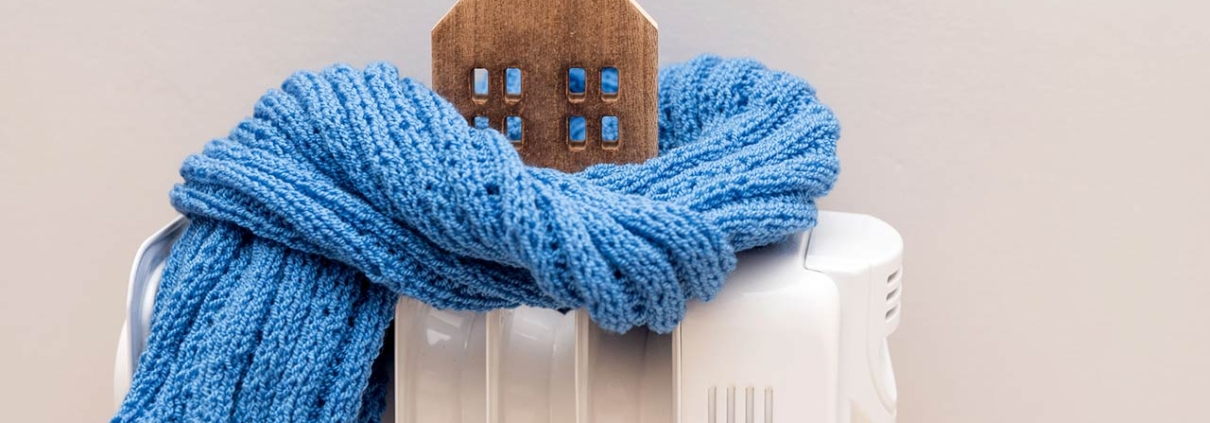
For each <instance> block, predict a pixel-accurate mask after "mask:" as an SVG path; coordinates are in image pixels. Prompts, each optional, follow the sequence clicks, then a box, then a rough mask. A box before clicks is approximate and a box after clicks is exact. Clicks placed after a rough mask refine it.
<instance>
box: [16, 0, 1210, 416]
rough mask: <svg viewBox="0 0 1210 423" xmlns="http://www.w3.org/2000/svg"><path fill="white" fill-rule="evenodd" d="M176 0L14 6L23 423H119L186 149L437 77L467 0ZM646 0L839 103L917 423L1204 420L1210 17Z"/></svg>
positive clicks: (671, 39) (1182, 10) (693, 49)
mask: <svg viewBox="0 0 1210 423" xmlns="http://www.w3.org/2000/svg"><path fill="white" fill-rule="evenodd" d="M180 3H184V2H152V1H142V2H134V1H127V0H117V1H99V2H98V1H89V2H86V1H77V2H72V4H66V3H64V2H51V1H23V0H18V1H16V2H14V1H13V0H7V1H4V2H0V201H2V202H3V203H2V204H3V207H0V222H3V223H0V264H3V269H2V271H3V273H0V275H2V276H0V287H2V288H3V292H2V293H0V336H2V337H0V398H2V400H0V404H3V408H4V411H3V412H2V413H3V415H4V416H5V417H4V420H10V421H48V422H49V421H54V422H76V421H100V420H103V419H105V418H106V417H107V416H108V415H109V413H110V411H111V407H112V405H111V403H110V378H111V376H110V372H111V367H112V362H113V348H114V344H115V340H116V337H117V330H118V327H119V325H120V323H121V312H122V309H123V301H124V295H125V292H124V290H125V281H126V276H127V270H128V267H129V261H130V259H131V253H132V252H133V251H134V249H135V247H136V246H137V245H138V244H139V242H140V241H141V239H142V238H143V237H145V236H146V235H148V234H150V233H151V232H152V231H154V230H155V229H157V228H158V227H159V226H161V225H162V224H164V223H166V222H167V221H168V220H169V219H170V218H171V217H172V216H173V211H172V210H171V209H170V208H169V207H168V205H167V203H166V192H167V190H168V188H169V187H170V186H171V184H172V183H173V182H174V181H175V180H176V179H177V176H176V167H177V166H178V164H179V162H180V161H181V159H182V158H184V156H185V155H186V154H188V153H189V152H192V151H195V150H198V149H199V148H200V147H201V146H202V143H204V142H205V141H207V140H208V139H210V138H211V137H216V136H221V135H223V134H224V133H225V132H226V130H227V129H228V128H229V127H230V126H231V125H233V124H235V123H236V122H237V121H238V120H239V119H240V118H241V117H243V116H245V115H247V114H248V113H249V111H250V107H251V105H252V103H253V102H254V101H255V100H256V98H257V97H258V96H259V95H260V94H261V93H262V92H263V91H264V90H266V89H267V88H269V87H272V86H275V85H276V84H277V83H279V82H280V81H281V80H282V79H283V78H284V77H286V76H287V75H288V74H289V73H290V72H291V71H292V70H295V69H298V68H311V69H316V68H319V67H322V66H324V65H326V64H329V63H332V62H336V61H347V62H351V63H353V64H357V65H362V64H365V63H367V62H368V61H371V60H387V61H392V62H395V63H397V64H398V65H400V66H401V68H402V70H403V71H404V72H405V73H407V74H411V75H418V76H420V77H421V79H423V80H426V81H427V80H428V78H427V77H426V75H427V74H428V66H429V60H428V39H427V32H428V29H429V27H430V25H431V23H432V22H435V21H436V19H437V18H438V17H439V16H440V15H441V14H442V13H443V12H444V10H445V9H446V8H447V7H448V6H449V4H450V3H451V1H450V0H442V1H423V2H414V1H412V2H409V1H402V0H396V1H381V0H376V1H375V0H357V1H348V2H327V1H314V2H300V1H297V0H277V1H272V2H248V1H234V0H222V1H214V0H212V1H207V2H190V3H196V4H193V5H185V4H180ZM253 3H254V4H253ZM338 3H339V4H338ZM417 3H419V4H417ZM975 3H980V4H975ZM644 4H645V5H646V6H647V9H648V11H649V12H650V13H651V15H652V16H654V17H655V18H656V19H657V20H658V21H659V22H660V30H661V37H660V38H661V47H662V48H661V51H662V54H661V58H662V60H663V61H664V62H672V61H681V60H685V59H688V58H690V57H692V56H693V55H695V54H696V53H699V52H716V53H721V54H725V55H750V56H754V57H757V58H759V59H761V60H764V61H766V62H767V63H769V64H771V65H773V66H775V67H779V68H784V69H788V70H791V71H793V72H795V73H798V74H801V75H804V76H807V77H809V78H810V80H811V81H812V82H813V83H814V84H815V85H816V86H817V87H818V88H819V91H820V95H821V96H822V98H823V99H824V100H825V101H826V102H828V104H831V105H832V106H833V107H834V108H835V109H836V111H837V113H839V115H840V117H841V119H842V122H843V123H844V138H843V140H842V150H841V151H842V152H841V154H842V156H843V157H842V159H843V162H844V173H843V175H842V178H841V183H840V184H839V185H838V187H837V189H836V191H835V193H834V194H833V195H832V196H831V197H829V198H828V199H827V200H826V201H824V202H823V205H824V206H825V207H827V208H831V209H839V210H846V211H856V212H863V213H869V214H873V215H876V216H880V217H882V218H884V219H885V220H887V221H889V222H891V223H892V224H893V225H895V226H896V227H897V228H899V230H900V231H902V233H903V234H904V236H905V237H906V239H907V243H908V244H907V254H908V256H907V265H908V273H907V276H908V278H907V280H906V284H907V291H906V297H905V307H906V308H905V314H904V323H903V326H902V327H901V329H900V331H899V332H898V333H897V334H896V335H895V338H894V341H893V344H892V348H893V350H894V351H893V352H894V359H895V364H896V368H897V371H898V372H899V373H898V374H899V378H900V391H901V393H902V394H901V398H902V405H901V420H900V421H901V422H904V423H941V422H955V423H966V422H1002V423H1020V422H1084V421H1087V422H1092V421H1097V422H1141V421H1171V422H1191V421H1204V419H1206V418H1207V417H1206V416H1205V414H1206V411H1205V410H1204V407H1203V404H1204V401H1205V397H1206V395H1207V394H1210V388H1208V386H1207V385H1206V381H1207V380H1210V363H1208V359H1207V358H1208V357H1210V307H1208V306H1207V301H1208V300H1207V299H1210V268H1208V267H1207V266H1208V265H1210V224H1208V223H1207V222H1206V220H1205V219H1206V218H1207V217H1210V200H1207V198H1206V196H1207V195H1208V194H1210V166H1208V165H1207V160H1208V158H1210V127H1208V126H1207V122H1208V121H1210V105H1208V104H1210V103H1208V102H1210V82H1208V81H1210V25H1206V24H1205V17H1206V16H1210V6H1208V5H1207V3H1205V2H1198V1H1187V2H1179V1H1141V0H1138V1H1133V2H1132V1H1122V0H1114V1H1105V0H1100V1H1092V0H1084V1H1079V0H1068V1H1048V0H1018V1H1007V0H1004V1H999V2H972V1H967V0H930V1H917V2H908V1H884V2H830V1H821V0H810V1H807V2H802V1H790V0H784V1H776V0H746V1H744V2H739V1H733V2H724V1H704V0H679V1H670V0H646V1H644Z"/></svg>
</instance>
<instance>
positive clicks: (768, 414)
mask: <svg viewBox="0 0 1210 423" xmlns="http://www.w3.org/2000/svg"><path fill="white" fill-rule="evenodd" d="M737 390H738V391H737ZM760 394H761V395H760V396H759V398H758V395H757V391H756V388H755V387H752V386H746V387H738V388H737V387H736V386H734V385H732V386H728V387H726V388H723V389H720V388H719V387H717V386H712V387H710V389H708V390H707V392H706V395H708V396H707V400H706V406H707V407H708V409H707V410H706V421H707V422H708V423H773V388H765V389H764V390H763V392H760ZM720 396H721V398H720ZM758 418H759V420H757V419H758Z"/></svg>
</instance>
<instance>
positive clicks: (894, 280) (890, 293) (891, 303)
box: [886, 268, 903, 323]
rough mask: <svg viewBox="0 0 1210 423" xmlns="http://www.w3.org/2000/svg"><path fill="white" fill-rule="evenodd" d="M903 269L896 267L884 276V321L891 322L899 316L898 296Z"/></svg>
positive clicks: (901, 287)
mask: <svg viewBox="0 0 1210 423" xmlns="http://www.w3.org/2000/svg"><path fill="white" fill-rule="evenodd" d="M902 282H903V269H902V268H900V269H897V270H895V271H894V272H891V274H890V275H888V276H887V277H886V290H887V291H886V292H887V294H886V321H887V322H888V323H893V322H894V321H895V320H897V319H898V318H899V304H900V297H901V294H902V293H903V283H902Z"/></svg>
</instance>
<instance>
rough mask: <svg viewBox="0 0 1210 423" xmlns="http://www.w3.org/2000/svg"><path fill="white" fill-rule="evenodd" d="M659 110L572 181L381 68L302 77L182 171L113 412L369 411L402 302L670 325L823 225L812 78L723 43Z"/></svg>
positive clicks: (312, 415)
mask: <svg viewBox="0 0 1210 423" xmlns="http://www.w3.org/2000/svg"><path fill="white" fill-rule="evenodd" d="M659 113H660V116H659V143H660V155H659V156H658V157H656V158H654V159H651V160H648V161H647V162H646V163H642V164H631V165H607V164H606V165H597V166H593V167H590V168H588V169H586V170H584V171H582V172H579V173H575V174H565V173H561V172H558V171H553V170H549V169H541V168H533V167H527V166H525V165H523V164H522V163H521V160H520V159H519V157H518V155H517V153H516V151H515V150H514V148H513V146H512V145H511V144H510V143H509V142H508V141H507V140H506V139H505V137H504V136H502V135H501V134H500V133H498V132H495V131H492V130H487V129H475V128H472V127H469V126H468V125H467V123H466V120H465V119H464V118H463V117H462V116H461V115H459V113H458V111H457V110H455V109H454V107H453V106H451V105H450V104H449V103H447V102H446V101H445V100H443V99H441V98H440V97H439V96H437V95H436V94H434V93H433V92H432V91H430V90H429V89H428V88H425V87H424V86H422V85H421V84H418V83H416V82H413V81H411V80H408V79H400V78H399V75H398V74H397V72H396V70H395V69H394V68H393V67H391V66H389V65H384V64H378V65H372V66H370V67H368V68H366V69H365V70H360V71H359V70H356V69H352V68H350V67H346V66H336V67H332V68H329V69H327V70H325V71H323V72H322V73H311V72H299V73H296V74H294V75H293V76H291V77H290V79H288V80H286V81H285V83H283V85H282V87H281V89H280V90H273V91H270V92H268V93H267V94H265V95H264V97H262V98H261V100H260V101H259V102H258V103H257V104H256V107H255V109H254V113H253V116H252V117H251V118H248V119H246V120H244V121H243V122H241V123H240V124H239V125H238V126H236V127H235V129H233V130H232V131H231V133H230V135H228V136H227V137H226V138H222V139H216V140H214V141H211V142H210V143H209V144H207V145H206V147H205V149H204V150H203V151H202V153H201V154H198V155H194V156H191V157H189V158H188V159H186V161H185V163H184V165H183V166H182V168H181V175H182V176H183V177H184V183H183V184H180V185H177V186H176V187H175V188H173V190H172V194H171V198H172V204H173V206H175V207H176V208H177V210H179V211H181V212H182V213H184V214H186V215H187V216H189V217H190V218H191V219H192V223H191V224H190V226H189V229H188V230H187V231H186V232H185V234H184V235H183V237H182V238H181V239H180V240H179V241H178V242H177V243H176V245H175V246H174V247H173V250H172V253H171V256H170V257H169V259H168V262H167V267H166V269H165V271H164V278H163V281H162V283H161V287H160V290H159V292H158V294H157V298H156V303H155V310H154V314H153V324H152V332H151V337H150V339H149V342H148V348H147V350H146V352H144V353H143V355H142V357H141V358H140V361H139V364H138V369H137V372H136V374H135V377H134V381H133V383H132V387H131V390H130V393H129V394H128V395H127V396H126V399H125V402H124V403H123V405H122V408H121V410H120V411H119V413H118V414H117V416H116V417H115V418H114V419H113V421H115V422H135V421H139V422H165V421H206V422H220V421H221V422H226V421H240V422H260V421H323V422H363V421H377V420H378V418H379V415H380V414H381V413H382V410H383V407H384V405H385V401H386V399H385V392H386V386H385V383H386V375H387V373H388V368H387V367H386V366H389V364H390V360H391V357H386V355H383V356H379V351H380V349H381V348H382V346H383V334H384V331H385V329H386V328H387V325H388V324H389V323H390V321H391V318H392V313H393V306H394V304H395V301H396V299H397V298H398V296H400V295H406V296H409V297H413V298H417V299H419V300H421V301H424V302H426V303H428V304H431V305H433V306H435V307H439V308H451V309H462V310H489V309H494V308H502V307H515V306H518V305H531V306H538V307H550V308H560V309H576V308H581V307H583V308H586V309H587V310H588V312H589V314H590V315H591V316H592V318H593V319H594V320H595V321H596V322H597V323H598V324H600V325H601V326H602V327H604V328H606V329H609V330H613V331H619V332H622V331H626V330H627V329H629V328H632V327H635V326H646V327H650V328H651V329H653V330H656V331H659V332H668V331H671V330H672V329H673V328H674V327H675V326H676V324H677V322H678V321H679V320H680V319H681V317H682V316H683V315H684V313H685V303H686V301H689V300H691V299H697V300H708V299H710V298H711V297H712V296H713V295H714V294H715V293H716V292H718V290H719V288H720V287H721V286H722V283H723V280H724V278H725V277H726V275H727V273H728V272H729V271H730V270H731V269H732V268H733V267H734V265H735V252H736V251H739V250H744V249H748V248H752V247H756V246H760V245H763V244H768V243H770V242H773V241H776V240H779V239H781V238H783V237H785V236H786V235H787V234H790V233H793V232H797V231H802V230H805V229H807V228H810V227H811V226H812V225H814V223H815V215H816V210H815V205H814V199H815V198H817V197H819V196H822V195H824V194H825V193H827V192H828V190H829V189H830V188H831V186H832V183H833V182H834V180H835V179H836V175H837V171H838V164H837V159H836V154H835V153H836V150H835V149H836V140H837V137H838V131H839V127H838V125H837V122H836V119H835V118H834V116H833V115H832V112H831V111H830V110H829V109H828V108H827V107H826V106H824V105H823V104H820V103H819V102H818V101H817V100H816V98H815V95H814V91H813V89H812V88H811V87H810V86H809V85H807V83H806V82H804V81H802V80H801V79H798V78H796V77H794V76H791V75H788V74H785V73H782V72H776V71H771V70H768V69H766V68H764V67H763V66H761V65H760V64H758V63H756V62H753V61H749V60H723V59H720V58H717V57H711V56H704V57H701V58H698V59H696V60H694V61H692V62H690V63H687V64H684V65H679V66H672V67H669V68H666V69H664V70H663V71H662V72H661V73H660V95H659Z"/></svg>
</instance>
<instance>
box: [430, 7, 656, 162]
mask: <svg viewBox="0 0 1210 423" xmlns="http://www.w3.org/2000/svg"><path fill="white" fill-rule="evenodd" d="M432 35H433V42H432V46H433V87H434V89H436V90H437V92H438V93H440V94H441V95H442V96H444V97H445V98H446V99H448V100H449V101H451V102H452V103H453V104H454V105H456V106H457V107H458V109H459V111H461V112H462V114H463V115H464V116H466V117H467V119H468V122H469V123H471V124H475V125H478V126H490V127H492V128H496V129H499V130H500V131H501V132H503V133H504V134H506V136H507V137H508V138H509V139H510V140H511V141H513V143H514V145H515V146H516V147H517V149H518V152H519V153H520V154H521V157H522V159H523V160H524V161H525V162H526V163H528V164H531V165H536V166H544V167H552V168H556V169H560V170H564V171H568V172H573V171H578V170H581V169H583V168H585V167H587V166H589V165H592V164H596V163H602V162H606V163H630V162H641V161H643V160H646V159H648V158H650V157H654V156H655V155H656V151H657V148H658V146H657V142H658V140H657V137H658V126H657V120H658V111H657V107H658V104H657V102H658V100H657V89H658V88H657V44H656V42H657V39H656V25H655V22H654V21H653V20H652V19H651V18H650V17H649V16H647V13H646V12H644V11H643V9H642V8H641V7H639V5H638V4H636V3H635V2H634V1H633V0H461V1H459V2H458V3H457V4H456V5H454V7H453V8H452V9H451V10H450V11H449V12H448V13H447V14H446V16H445V17H444V18H443V19H442V20H441V22H439V23H438V24H437V26H436V27H435V28H434V29H433V34H432ZM615 77H616V84H614V83H613V81H614V79H613V78H615ZM603 82H604V83H603ZM580 127H582V128H584V130H583V131H582V133H581V132H580V131H573V130H575V129H578V128H580Z"/></svg>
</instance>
